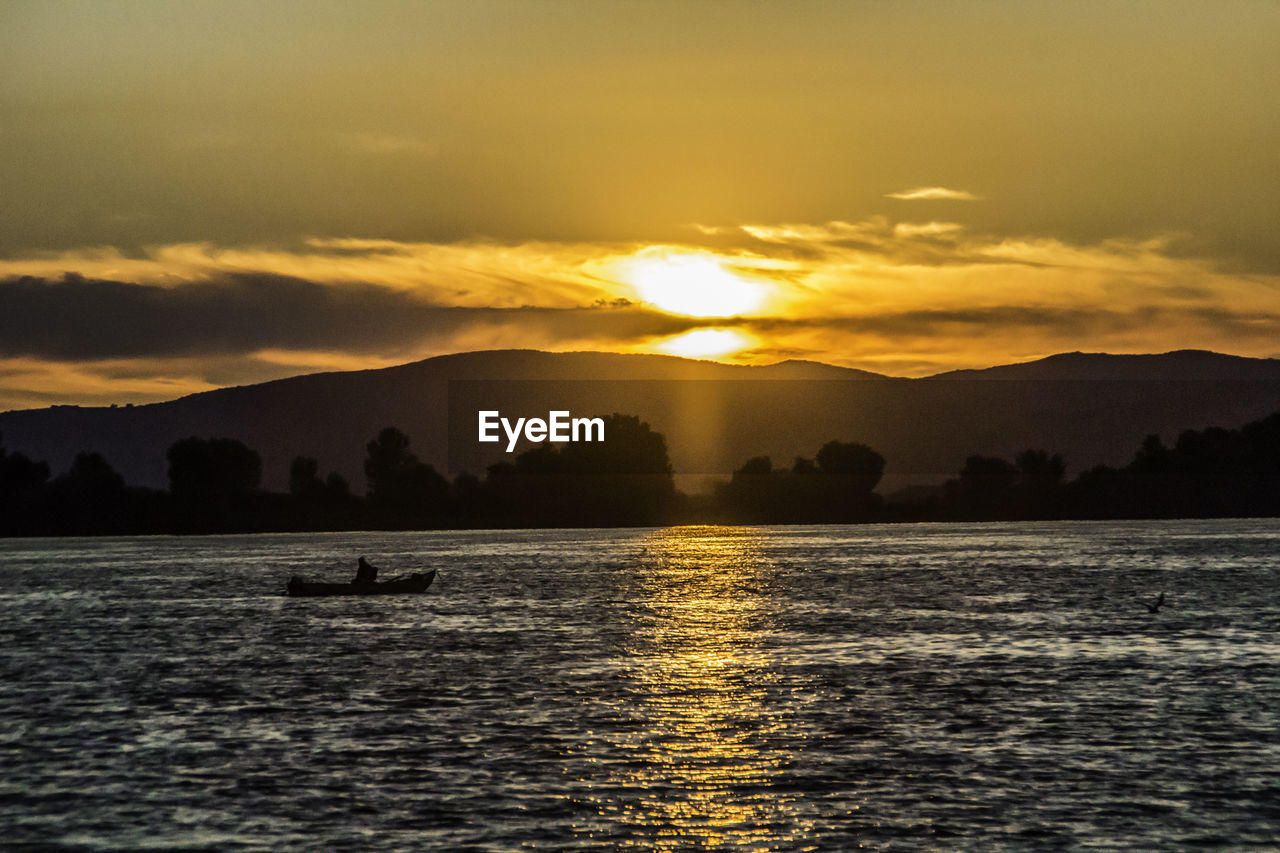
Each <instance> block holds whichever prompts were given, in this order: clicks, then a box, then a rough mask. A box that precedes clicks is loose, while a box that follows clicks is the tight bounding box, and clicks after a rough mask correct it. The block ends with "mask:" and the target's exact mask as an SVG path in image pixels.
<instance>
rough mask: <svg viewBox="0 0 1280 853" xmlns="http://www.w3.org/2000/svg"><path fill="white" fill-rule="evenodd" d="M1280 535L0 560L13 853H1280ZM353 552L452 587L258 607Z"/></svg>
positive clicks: (876, 532) (184, 551)
mask: <svg viewBox="0 0 1280 853" xmlns="http://www.w3.org/2000/svg"><path fill="white" fill-rule="evenodd" d="M1277 546H1280V523H1277V522H1276V521H1213V522H1174V523H1170V522H1143V523H1126V524H1115V523H1063V524H1008V525H922V526H910V525H900V526H888V527H779V528H712V527H686V528H669V529H659V530H604V531H596V530H591V531H497V532H494V531H486V532H462V533H459V532H441V533H412V534H373V533H361V534H336V535H289V536H283V535H281V536H275V535H272V536H244V537H211V538H182V539H172V538H139V539H105V540H90V539H74V540H35V541H30V540H28V541H22V540H7V541H3V540H0V580H2V583H0V677H2V678H0V838H2V839H3V841H0V845H4V846H10V847H12V846H17V847H22V846H28V847H30V848H32V849H46V848H58V847H61V848H63V849H103V848H107V849H119V848H146V847H152V848H157V849H172V848H182V849H210V850H235V849H262V850H267V849H271V850H278V849H335V850H341V849H351V850H404V849H432V848H435V849H449V850H505V849H512V848H520V847H525V846H528V847H539V848H544V849H550V850H563V849H574V848H601V849H608V848H627V847H634V848H637V849H655V848H656V849H692V850H711V849H720V848H724V849H729V848H733V849H781V850H803V849H820V850H845V849H850V848H852V847H856V846H857V845H859V844H861V845H863V846H864V847H867V848H871V849H903V850H909V849H940V850H953V849H959V850H990V849H1014V850H1024V849H1057V848H1064V847H1092V848H1104V849H1106V848H1116V849H1119V848H1124V849H1128V848H1134V847H1137V848H1145V849H1171V848H1188V849H1189V848H1197V849H1198V848H1203V847H1226V848H1231V849H1244V848H1249V847H1257V848H1265V849H1275V848H1276V845H1277V843H1278V841H1280V634H1278V633H1277V632H1278V631H1280V548H1278V547H1277ZM361 554H367V555H369V557H370V558H371V560H372V561H373V562H375V563H378V564H380V565H382V567H383V576H384V577H385V576H388V575H392V574H397V573H399V572H402V571H403V572H407V571H412V570H417V569H421V568H428V567H434V568H436V569H438V570H439V576H438V578H437V580H436V583H435V585H434V586H433V587H432V588H431V590H430V591H429V592H428V593H427V594H426V595H425V596H406V597H387V598H329V599H289V598H285V597H282V596H281V595H280V592H281V590H282V587H283V583H284V581H285V580H286V579H287V578H288V577H289V576H290V575H292V574H303V575H309V576H313V577H324V576H328V577H334V578H343V579H345V578H346V577H347V576H349V575H350V573H351V572H352V571H353V568H354V562H355V558H356V557H357V556H359V555H361ZM1161 591H1163V592H1164V593H1165V595H1166V601H1167V604H1166V606H1165V607H1164V608H1163V609H1161V610H1160V611H1159V612H1158V613H1155V614H1152V613H1149V612H1148V610H1147V607H1146V604H1145V603H1144V602H1148V601H1152V600H1154V599H1155V597H1156V595H1157V594H1158V593H1159V592H1161Z"/></svg>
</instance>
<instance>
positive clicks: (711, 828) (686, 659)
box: [593, 527, 803, 849]
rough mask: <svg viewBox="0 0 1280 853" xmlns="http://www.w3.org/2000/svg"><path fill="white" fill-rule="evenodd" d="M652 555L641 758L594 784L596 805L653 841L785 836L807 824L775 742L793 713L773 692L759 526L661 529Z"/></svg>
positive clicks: (640, 654)
mask: <svg viewBox="0 0 1280 853" xmlns="http://www.w3.org/2000/svg"><path fill="white" fill-rule="evenodd" d="M645 558H646V562H648V563H649V565H650V568H651V571H648V572H646V573H645V577H644V579H643V580H642V581H641V582H640V583H641V588H640V589H638V590H636V591H635V592H636V593H637V595H638V597H640V598H641V599H642V600H643V601H645V602H646V603H647V607H646V608H643V609H641V610H638V611H637V612H636V613H635V616H634V625H633V629H634V630H633V631H632V632H631V634H630V637H629V644H630V646H629V648H628V649H627V651H628V652H629V655H628V657H629V662H630V663H629V669H628V676H629V678H630V679H631V680H632V682H633V683H632V686H631V687H632V689H631V691H630V694H631V697H632V698H633V700H634V702H635V705H634V707H633V708H632V709H630V713H631V714H633V715H634V716H635V718H636V722H637V723H638V725H637V726H636V727H635V728H634V730H633V731H632V733H631V734H630V735H629V736H628V738H627V739H628V741H629V742H627V743H625V744H619V746H620V747H623V748H624V749H625V750H626V751H627V752H628V753H629V754H630V755H631V757H632V758H631V760H629V761H627V762H622V763H618V764H615V765H614V767H612V768H611V772H610V774H609V777H608V778H607V779H606V780H603V781H604V784H602V785H598V786H594V787H595V788H596V790H599V791H600V792H601V793H600V794H599V795H598V796H595V797H594V802H593V805H594V807H595V810H596V813H597V814H598V816H599V817H600V818H601V819H602V820H604V821H606V822H607V823H612V824H622V825H630V826H632V827H634V829H635V832H636V837H637V838H638V839H644V840H643V842H641V841H639V840H638V841H636V842H635V843H636V844H637V845H641V846H645V847H646V848H648V847H650V846H651V845H652V846H655V847H656V849H689V848H690V846H691V845H692V846H693V847H694V848H695V849H696V848H707V847H715V848H719V847H729V846H732V847H746V848H750V847H753V846H757V845H766V844H776V843H777V842H779V841H780V840H782V839H779V838H778V835H777V833H778V827H779V826H780V825H783V824H785V825H787V826H789V827H790V828H791V829H792V830H800V829H802V828H803V824H802V822H801V821H798V820H797V816H796V815H795V814H794V813H791V811H790V809H789V808H788V805H787V801H786V797H784V796H782V795H780V794H779V792H778V791H777V790H775V783H776V782H777V780H778V777H779V774H780V773H781V772H782V771H783V769H784V766H785V764H786V762H787V761H788V760H789V756H788V754H787V752H786V750H784V749H782V748H780V747H778V746H776V745H773V746H771V744H776V743H777V742H778V741H779V739H780V738H781V737H782V732H783V731H784V730H785V728H786V723H785V720H784V719H783V718H782V715H781V714H779V713H778V712H777V710H776V709H777V707H778V706H777V705H774V706H773V710H771V707H770V705H771V703H770V702H769V701H768V691H769V688H770V686H771V685H772V684H773V683H774V681H775V678H774V676H773V674H772V672H771V668H770V666H769V662H768V660H767V658H766V655H765V653H764V650H763V649H762V648H761V638H762V633H763V632H764V631H766V630H767V629H768V627H769V624H768V623H769V618H768V613H767V603H768V602H767V597H766V591H764V590H762V589H761V584H762V583H763V581H764V578H765V577H766V576H767V575H768V572H767V571H765V569H766V566H767V561H766V559H765V558H764V557H763V556H762V554H761V552H760V550H759V543H758V540H757V538H756V535H755V534H754V533H753V532H752V531H750V530H748V529H742V528H725V527H683V528H671V529H665V530H658V531H655V532H654V533H653V534H651V536H650V537H649V540H648V542H647V545H646V550H645ZM782 814H786V815H787V816H788V820H787V821H784V822H782V823H780V822H779V821H778V820H777V819H776V818H777V817H779V816H780V815H782Z"/></svg>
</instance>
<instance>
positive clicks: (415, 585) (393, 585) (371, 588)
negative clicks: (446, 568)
mask: <svg viewBox="0 0 1280 853" xmlns="http://www.w3.org/2000/svg"><path fill="white" fill-rule="evenodd" d="M435 579H436V570H435V569H432V570H431V571H429V572H415V573H414V574H412V575H410V576H409V577H407V578H403V579H398V580H390V581H383V582H381V583H325V582H322V581H304V580H303V579H302V578H300V577H297V576H296V575H295V576H294V577H292V578H290V579H289V583H288V585H287V586H286V587H285V591H286V593H287V594H288V595H290V596H294V597H298V598H320V597H326V596H333V595H414V594H417V593H422V592H426V591H427V587H429V586H431V582H432V581H433V580H435Z"/></svg>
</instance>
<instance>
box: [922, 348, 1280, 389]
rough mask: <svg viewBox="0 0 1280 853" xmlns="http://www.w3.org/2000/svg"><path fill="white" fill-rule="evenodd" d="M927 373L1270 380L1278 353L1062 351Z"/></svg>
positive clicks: (1278, 365)
mask: <svg viewBox="0 0 1280 853" xmlns="http://www.w3.org/2000/svg"><path fill="white" fill-rule="evenodd" d="M929 378H930V379H1023V380H1026V379H1037V380H1046V379H1050V380H1062V379H1071V380H1076V379H1088V380H1095V381H1096V380H1110V381H1120V380H1122V381H1144V382H1146V381H1182V380H1189V379H1194V380H1227V381H1232V382H1235V381H1240V380H1275V379H1280V359H1274V358H1243V357H1241V356H1238V355H1222V354H1221V353H1216V352H1208V351H1206V350H1194V349H1184V350H1177V351H1175V352H1166V353H1161V354H1159V355H1108V354H1106V353H1100V352H1066V353H1060V354H1058V355H1051V356H1049V357H1047V358H1041V359H1037V360H1036V361H1028V362H1023V363H1021V364H1002V365H1000V366H999V367H988V368H986V369H985V370H952V371H950V372H947V373H939V374H938V375H936V376H931V377H929Z"/></svg>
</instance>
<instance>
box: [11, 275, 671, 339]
mask: <svg viewBox="0 0 1280 853" xmlns="http://www.w3.org/2000/svg"><path fill="white" fill-rule="evenodd" d="M51 317H56V318H58V319H57V322H56V323H51V322H49V318H51ZM695 324H696V321H695V320H692V319H689V318H679V317H673V316H671V315H668V314H663V313H660V312H656V311H652V310H649V309H645V308H642V307H639V306H635V305H629V304H618V303H600V304H597V305H592V306H582V307H569V308H557V307H543V306H533V305H530V306H520V307H513V308H494V307H472V306H450V305H439V304H434V303H431V302H427V301H423V300H421V299H420V298H418V297H417V296H416V295H415V294H413V293H408V292H403V291H397V290H392V289H389V288H385V287H378V286H374V285H369V284H364V283H348V284H344V285H341V286H332V285H325V284H321V283H317V282H312V281H306V280H303V279H297V278H289V277H284V276H279V275H273V274H262V273H257V274H247V273H235V274H226V275H222V276H219V277H216V278H211V279H208V280H203V281H196V282H187V283H184V284H182V285H180V286H163V285H158V284H142V283H137V282H123V281H111V280H102V279H88V278H85V277H83V276H81V275H78V274H74V273H71V274H67V275H64V276H63V277H61V278H59V279H53V280H50V279H43V278H35V277H30V276H28V277H23V278H16V279H9V280H7V281H0V356H5V357H19V356H30V357H37V358H45V359H62V360H68V361H76V360H98V359H110V358H139V357H160V358H169V357H197V356H229V355H236V354H240V355H249V354H253V353H255V352H258V351H274V352H276V353H277V354H278V353H279V352H280V351H291V350H296V351H303V352H306V351H313V352H322V351H330V352H332V351H338V352H345V353H353V354H363V355H374V354H382V355H401V356H408V355H412V354H414V353H416V352H418V351H420V350H421V349H422V348H423V347H424V346H429V345H430V344H431V343H433V342H437V341H446V340H448V339H450V338H451V337H454V336H456V335H459V334H462V333H467V332H471V333H474V332H476V331H477V330H483V329H490V330H498V331H501V330H508V331H509V332H511V333H512V334H517V333H518V336H519V337H520V338H521V339H522V340H523V341H524V342H526V343H522V344H521V345H527V342H528V341H530V340H536V341H537V342H539V343H541V344H555V343H557V342H561V343H562V342H568V341H596V342H600V343H603V344H615V343H617V342H628V341H633V340H635V339H637V338H644V337H650V336H655V335H666V334H673V333H676V332H680V331H684V330H687V329H689V328H691V327H692V326H693V325H695ZM278 358H279V356H278V355H277V359H278Z"/></svg>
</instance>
